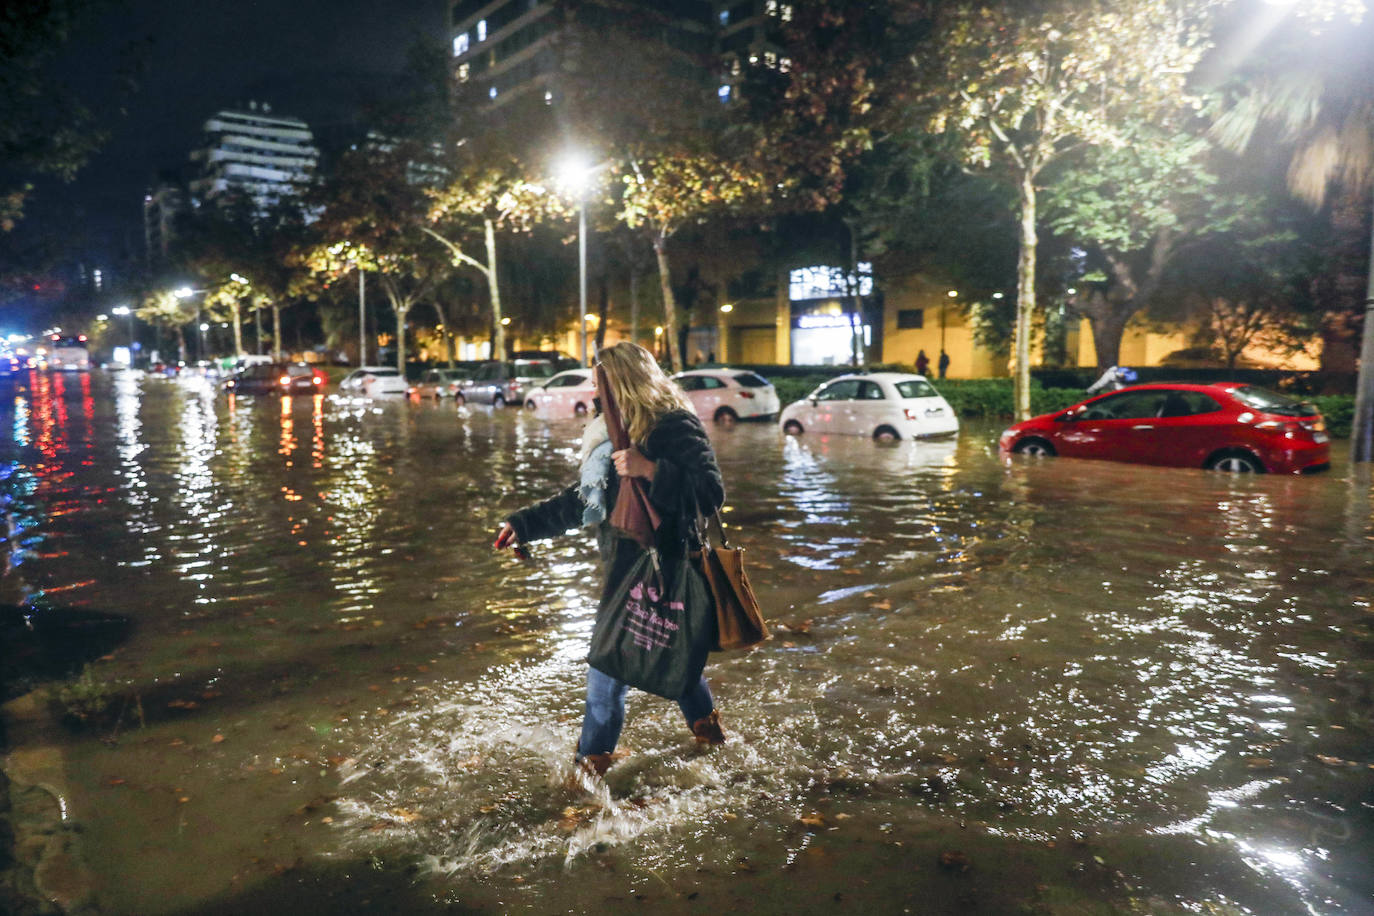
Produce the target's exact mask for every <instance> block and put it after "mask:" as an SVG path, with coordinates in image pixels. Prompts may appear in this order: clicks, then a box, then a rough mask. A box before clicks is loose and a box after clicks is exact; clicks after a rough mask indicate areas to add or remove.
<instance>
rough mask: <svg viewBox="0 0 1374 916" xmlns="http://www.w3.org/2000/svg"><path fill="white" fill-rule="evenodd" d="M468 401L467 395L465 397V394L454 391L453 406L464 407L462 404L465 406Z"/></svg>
mask: <svg viewBox="0 0 1374 916" xmlns="http://www.w3.org/2000/svg"><path fill="white" fill-rule="evenodd" d="M467 402H468V399H467V398H465V397H463V395H461V394H459V393H457V392H455V393H454V395H453V406H454V407H462V406H463V405H464V404H466V403H467Z"/></svg>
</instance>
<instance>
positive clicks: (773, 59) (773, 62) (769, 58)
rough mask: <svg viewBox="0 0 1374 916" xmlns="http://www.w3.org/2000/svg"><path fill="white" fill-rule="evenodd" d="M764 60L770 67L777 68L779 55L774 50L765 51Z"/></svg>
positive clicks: (771, 68)
mask: <svg viewBox="0 0 1374 916" xmlns="http://www.w3.org/2000/svg"><path fill="white" fill-rule="evenodd" d="M763 62H764V64H765V65H767V67H768V69H770V70H776V69H777V67H778V55H776V54H774V53H773V52H772V51H764V52H763Z"/></svg>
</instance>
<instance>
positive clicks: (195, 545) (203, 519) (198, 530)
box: [168, 384, 227, 604]
mask: <svg viewBox="0 0 1374 916" xmlns="http://www.w3.org/2000/svg"><path fill="white" fill-rule="evenodd" d="M214 398H215V390H214V388H212V387H211V386H210V385H209V384H202V385H198V386H194V387H192V388H191V396H190V397H187V398H186V400H185V402H184V404H183V405H182V410H181V416H180V418H179V419H178V422H177V424H176V428H177V429H178V430H179V431H180V433H181V448H180V449H179V451H178V454H179V455H180V457H181V461H180V463H179V464H178V465H177V468H176V472H175V475H174V476H175V478H176V481H177V487H176V490H175V494H174V496H173V501H174V503H175V506H176V509H177V511H178V513H179V515H180V517H181V519H182V520H183V522H182V524H179V525H178V526H177V527H176V529H175V530H174V531H173V532H172V533H170V534H169V535H168V541H169V542H170V543H171V544H172V545H173V557H174V558H175V559H176V560H177V562H176V563H175V564H174V565H173V569H175V570H176V571H177V573H178V574H180V575H181V576H182V578H184V579H185V580H186V581H188V582H192V583H194V584H195V587H196V590H197V595H196V598H195V599H194V601H195V603H196V604H211V603H213V602H214V600H215V599H214V597H212V596H211V595H210V594H208V592H207V588H208V586H209V585H210V584H211V583H213V582H214V580H215V568H217V566H218V564H219V563H220V561H221V560H222V558H223V553H224V551H225V550H226V549H227V548H226V547H225V546H224V545H222V544H219V543H218V540H217V538H216V537H215V523H216V522H217V521H218V520H219V519H221V518H222V517H223V515H224V513H225V511H226V510H225V508H224V507H223V506H221V505H217V504H216V503H215V500H214V494H215V477H214V473H213V471H212V469H211V466H210V463H211V461H212V460H213V459H214V457H215V452H216V449H217V447H218V442H217V439H218V427H219V419H218V417H217V416H216V414H215V402H214Z"/></svg>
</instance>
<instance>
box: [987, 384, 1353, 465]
mask: <svg viewBox="0 0 1374 916" xmlns="http://www.w3.org/2000/svg"><path fill="white" fill-rule="evenodd" d="M1000 444H1001V448H1002V450H1003V451H1005V452H1009V453H1014V454H1021V455H1045V456H1048V455H1061V456H1063V457H1065V458H1101V459H1106V460H1108V461H1131V462H1136V463H1139V464H1158V465H1167V466H1170V467H1185V468H1207V469H1211V470H1219V471H1238V472H1249V473H1264V472H1266V471H1267V472H1270V473H1275V474H1300V473H1309V472H1313V471H1324V470H1326V469H1327V468H1328V467H1330V464H1331V454H1330V448H1331V447H1330V444H1329V438H1328V436H1327V433H1326V423H1325V421H1324V420H1323V419H1322V416H1321V414H1320V413H1319V412H1318V411H1317V408H1316V407H1314V406H1313V405H1311V404H1307V403H1304V402H1302V401H1297V400H1294V399H1293V398H1290V397H1287V396H1286V395H1282V394H1278V393H1276V392H1273V391H1269V390H1267V389H1264V388H1259V387H1256V386H1254V385H1245V384H1241V383H1239V382H1218V383H1214V384H1210V385H1189V384H1182V383H1179V384H1162V383H1160V384H1149V385H1136V386H1133V387H1131V388H1124V389H1122V390H1120V391H1114V392H1112V393H1110V394H1104V395H1099V396H1098V397H1095V398H1090V399H1088V400H1086V401H1083V402H1081V403H1079V404H1075V405H1074V406H1073V407H1070V408H1068V409H1067V410H1060V411H1056V412H1054V413H1047V414H1043V415H1042V416H1038V417H1032V418H1031V419H1029V420H1026V421H1024V422H1022V423H1017V424H1016V425H1014V426H1012V427H1010V428H1009V429H1007V430H1006V431H1005V432H1004V433H1002V437H1001V440H1000Z"/></svg>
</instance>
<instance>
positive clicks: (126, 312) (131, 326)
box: [110, 305, 134, 368]
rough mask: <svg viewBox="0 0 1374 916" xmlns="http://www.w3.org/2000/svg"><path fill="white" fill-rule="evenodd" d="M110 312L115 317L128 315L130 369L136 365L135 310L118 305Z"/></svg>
mask: <svg viewBox="0 0 1374 916" xmlns="http://www.w3.org/2000/svg"><path fill="white" fill-rule="evenodd" d="M110 311H111V312H112V313H113V314H115V315H127V316H128V318H129V367H130V368H133V365H134V310H133V309H131V308H129V307H128V306H127V305H116V306H115V307H114V308H112V309H110Z"/></svg>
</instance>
